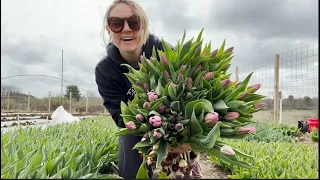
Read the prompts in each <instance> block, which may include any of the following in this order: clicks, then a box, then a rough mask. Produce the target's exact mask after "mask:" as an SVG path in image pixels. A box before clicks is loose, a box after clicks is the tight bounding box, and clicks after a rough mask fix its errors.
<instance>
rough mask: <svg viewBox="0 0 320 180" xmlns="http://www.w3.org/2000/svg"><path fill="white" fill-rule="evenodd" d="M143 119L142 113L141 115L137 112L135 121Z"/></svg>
mask: <svg viewBox="0 0 320 180" xmlns="http://www.w3.org/2000/svg"><path fill="white" fill-rule="evenodd" d="M143 119H144V118H143V115H142V114H137V115H136V120H137V121H139V122H142V121H143Z"/></svg>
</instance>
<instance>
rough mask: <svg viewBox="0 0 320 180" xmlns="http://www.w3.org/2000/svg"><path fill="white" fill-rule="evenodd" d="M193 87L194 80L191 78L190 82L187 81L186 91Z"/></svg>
mask: <svg viewBox="0 0 320 180" xmlns="http://www.w3.org/2000/svg"><path fill="white" fill-rule="evenodd" d="M191 87H192V78H191V77H189V78H188V80H187V84H186V89H189V90H190V89H191Z"/></svg>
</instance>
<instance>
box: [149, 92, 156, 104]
mask: <svg viewBox="0 0 320 180" xmlns="http://www.w3.org/2000/svg"><path fill="white" fill-rule="evenodd" d="M147 94H148V100H149V101H150V102H152V101H154V100H157V99H158V95H157V94H156V93H155V92H153V91H150V92H148V93H147Z"/></svg>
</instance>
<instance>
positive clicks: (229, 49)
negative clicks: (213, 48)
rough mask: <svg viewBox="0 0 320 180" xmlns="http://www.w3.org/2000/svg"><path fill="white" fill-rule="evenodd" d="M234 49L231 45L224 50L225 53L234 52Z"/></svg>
mask: <svg viewBox="0 0 320 180" xmlns="http://www.w3.org/2000/svg"><path fill="white" fill-rule="evenodd" d="M232 50H233V47H229V48H228V49H226V50H225V51H224V53H229V52H232Z"/></svg>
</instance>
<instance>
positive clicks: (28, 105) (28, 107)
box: [28, 92, 30, 112]
mask: <svg viewBox="0 0 320 180" xmlns="http://www.w3.org/2000/svg"><path fill="white" fill-rule="evenodd" d="M28 112H30V92H29V96H28Z"/></svg>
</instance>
